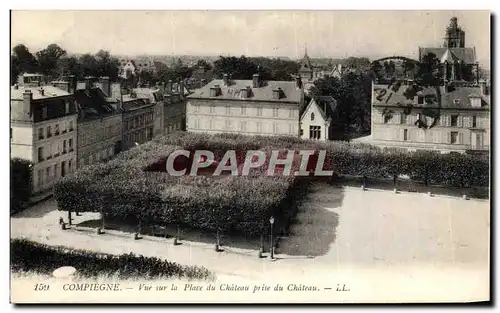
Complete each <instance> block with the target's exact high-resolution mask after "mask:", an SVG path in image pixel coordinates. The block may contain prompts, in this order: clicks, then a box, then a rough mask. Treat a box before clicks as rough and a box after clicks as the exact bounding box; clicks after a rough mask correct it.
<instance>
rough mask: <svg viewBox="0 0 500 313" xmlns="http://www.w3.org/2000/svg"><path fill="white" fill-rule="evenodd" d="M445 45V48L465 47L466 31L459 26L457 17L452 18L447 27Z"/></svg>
mask: <svg viewBox="0 0 500 313" xmlns="http://www.w3.org/2000/svg"><path fill="white" fill-rule="evenodd" d="M443 46H444V47H445V48H464V47H465V32H464V31H463V30H462V29H461V28H460V27H459V26H458V19H457V18H456V17H452V18H451V20H450V25H449V26H448V27H447V28H446V35H445V37H444V44H443Z"/></svg>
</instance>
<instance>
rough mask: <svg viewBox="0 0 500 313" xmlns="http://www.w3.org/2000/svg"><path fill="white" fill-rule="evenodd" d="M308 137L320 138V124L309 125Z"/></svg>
mask: <svg viewBox="0 0 500 313" xmlns="http://www.w3.org/2000/svg"><path fill="white" fill-rule="evenodd" d="M309 138H310V139H321V126H309Z"/></svg>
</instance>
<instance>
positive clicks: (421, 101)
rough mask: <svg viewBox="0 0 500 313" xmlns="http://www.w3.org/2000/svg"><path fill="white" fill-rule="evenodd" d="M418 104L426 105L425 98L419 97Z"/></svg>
mask: <svg viewBox="0 0 500 313" xmlns="http://www.w3.org/2000/svg"><path fill="white" fill-rule="evenodd" d="M418 104H424V97H422V96H418Z"/></svg>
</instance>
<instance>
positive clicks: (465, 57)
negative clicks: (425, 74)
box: [418, 48, 476, 64]
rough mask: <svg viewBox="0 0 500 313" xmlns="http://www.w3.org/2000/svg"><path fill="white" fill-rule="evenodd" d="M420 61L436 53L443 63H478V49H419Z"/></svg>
mask: <svg viewBox="0 0 500 313" xmlns="http://www.w3.org/2000/svg"><path fill="white" fill-rule="evenodd" d="M418 53H419V59H420V60H422V58H423V57H424V56H425V55H426V54H428V53H434V54H435V55H436V57H437V58H438V59H440V60H441V62H444V61H445V60H448V62H451V60H457V61H464V63H465V64H474V63H476V49H475V48H419V51H418Z"/></svg>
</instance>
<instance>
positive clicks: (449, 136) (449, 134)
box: [446, 132, 451, 144]
mask: <svg viewBox="0 0 500 313" xmlns="http://www.w3.org/2000/svg"><path fill="white" fill-rule="evenodd" d="M446 134H447V136H448V140H447V142H448V143H449V144H451V132H446Z"/></svg>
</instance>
